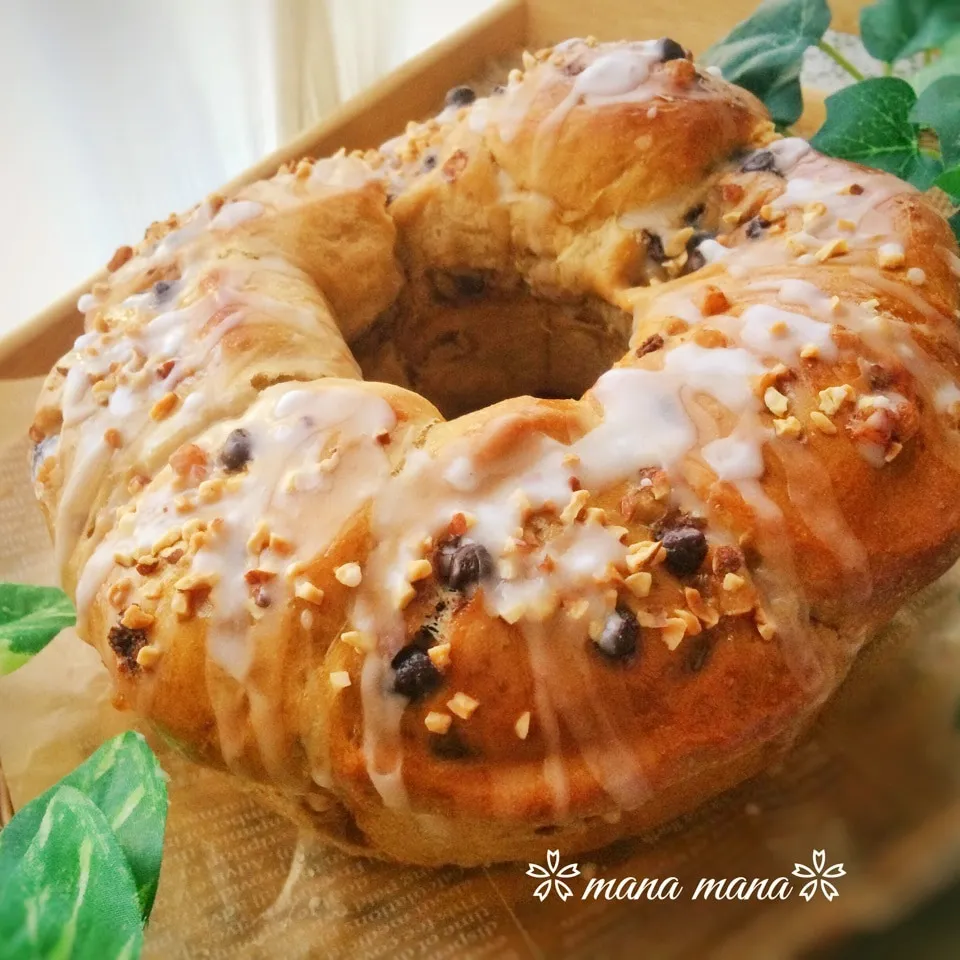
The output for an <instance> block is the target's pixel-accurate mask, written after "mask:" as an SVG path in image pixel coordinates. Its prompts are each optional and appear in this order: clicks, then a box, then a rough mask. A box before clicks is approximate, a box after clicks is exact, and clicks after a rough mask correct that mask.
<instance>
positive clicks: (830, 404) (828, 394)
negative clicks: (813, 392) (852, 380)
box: [820, 383, 854, 417]
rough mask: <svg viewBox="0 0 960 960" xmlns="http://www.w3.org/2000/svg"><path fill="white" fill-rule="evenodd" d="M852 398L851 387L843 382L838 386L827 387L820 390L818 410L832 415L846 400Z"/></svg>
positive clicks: (852, 391)
mask: <svg viewBox="0 0 960 960" xmlns="http://www.w3.org/2000/svg"><path fill="white" fill-rule="evenodd" d="M853 398H854V390H853V387H851V386H850V384H849V383H843V384H841V385H840V386H839V387H827V388H826V389H825V390H821V391H820V410H821V411H822V412H823V413H825V414H826V415H827V416H828V417H830V416H833V414H835V413H836V412H837V411H838V410H839V409H840V408H841V407H842V406H843V405H844V404H845V403H846V402H847V401H852V400H853Z"/></svg>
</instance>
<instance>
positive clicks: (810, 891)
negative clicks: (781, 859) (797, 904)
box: [793, 850, 847, 903]
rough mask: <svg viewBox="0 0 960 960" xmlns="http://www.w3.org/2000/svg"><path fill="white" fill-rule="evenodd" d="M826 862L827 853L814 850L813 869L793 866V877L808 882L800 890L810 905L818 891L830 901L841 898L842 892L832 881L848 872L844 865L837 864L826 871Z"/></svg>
mask: <svg viewBox="0 0 960 960" xmlns="http://www.w3.org/2000/svg"><path fill="white" fill-rule="evenodd" d="M826 862H827V855H826V853H825V852H824V851H823V850H814V851H813V866H812V867H808V866H806V864H803V863H795V864H794V865H793V875H794V876H795V877H799V878H800V879H801V880H806V881H807V883H805V884H804V885H803V887H801V889H800V896H801V897H803V899H804V900H806V901H807V902H808V903H809V902H810V901H811V900H812V899H813V898H814V896H815V894H816V892H817V890H818V889H819V890H820V892H821V893H822V894H823V895H824V896H825V897H826V898H827V899H828V900H832V899H833V898H834V897H839V896H840V891H839V890H837V888H836V887H835V886H834V885H833V884H832V883H831V882H830V881H831V880H836V879H837V877H844V876H846V873H847V871H846V870H844V869H843V864H842V863H835V864H833V865H832V866H829V867H826V869H824V865H825V864H826Z"/></svg>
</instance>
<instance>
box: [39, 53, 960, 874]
mask: <svg viewBox="0 0 960 960" xmlns="http://www.w3.org/2000/svg"><path fill="white" fill-rule="evenodd" d="M668 52H669V51H668V49H667V48H665V47H663V46H662V44H660V43H659V42H652V43H643V44H611V45H598V44H596V43H594V42H592V41H570V42H568V43H566V44H562V45H560V46H559V47H557V48H554V49H553V50H548V51H543V52H541V53H540V54H537V55H536V56H535V57H528V58H527V60H526V62H525V67H526V69H525V71H524V72H522V73H521V72H518V73H517V74H515V75H513V76H512V77H511V80H510V83H509V84H508V85H507V87H506V89H505V90H504V91H503V92H502V93H498V94H494V95H493V96H491V97H490V98H487V99H484V100H480V101H477V102H476V103H474V104H473V105H472V106H470V107H468V108H463V109H460V108H456V107H450V108H448V109H447V110H446V111H444V113H443V114H441V116H440V117H439V118H437V119H436V120H434V121H430V122H428V123H426V124H412V125H411V126H410V127H409V128H408V130H407V132H406V134H405V135H404V136H402V137H400V138H397V139H396V140H394V141H391V142H390V143H388V144H385V145H384V147H383V148H382V149H381V150H380V151H377V152H373V153H371V154H368V155H367V156H365V157H364V158H360V157H343V156H339V157H336V158H332V159H331V160H327V161H318V162H316V163H313V162H304V163H302V164H300V165H299V166H298V167H297V168H296V169H294V170H292V171H283V172H281V173H280V174H279V175H278V176H277V177H276V178H274V179H273V180H271V181H265V182H262V183H259V184H254V185H253V186H251V187H249V188H247V189H245V190H244V191H243V192H242V193H241V194H240V195H238V196H237V197H235V198H233V199H232V200H231V201H229V202H225V201H224V200H223V199H222V198H212V199H211V200H209V201H207V203H206V204H205V205H203V206H201V207H200V208H197V210H195V211H193V212H192V213H191V214H189V215H188V216H187V217H186V218H183V219H182V220H181V219H179V218H172V219H171V221H169V222H168V223H166V224H161V225H154V227H152V228H151V230H150V231H149V232H148V235H147V239H146V240H145V241H144V243H143V244H141V245H140V246H139V247H137V248H135V249H134V248H124V249H122V250H121V251H119V252H118V255H117V256H116V257H115V258H114V261H113V263H112V267H111V269H112V270H113V271H114V272H113V273H112V274H111V277H110V280H109V281H108V283H107V284H106V285H105V286H103V287H101V288H98V289H96V290H94V291H93V293H92V296H91V298H89V299H88V301H87V302H86V303H85V304H84V306H85V308H87V331H88V332H87V333H86V334H85V335H84V337H82V338H81V340H80V341H78V343H77V345H76V347H75V349H74V350H73V351H71V353H70V354H68V355H67V357H65V358H64V359H63V361H61V363H60V364H59V365H58V366H57V368H55V370H54V371H52V372H51V375H50V377H49V379H48V381H47V384H46V387H45V389H44V393H43V395H42V397H41V401H40V403H39V406H38V412H37V418H36V420H35V423H34V427H33V429H32V431H31V435H32V437H33V439H34V442H35V444H36V445H37V455H36V472H35V476H36V484H37V491H38V496H39V498H40V501H41V504H42V506H43V509H44V512H45V514H46V516H47V519H48V522H49V523H50V525H51V529H52V530H53V531H54V534H55V538H56V541H57V552H58V558H59V562H60V564H61V571H62V576H63V579H64V582H65V584H66V585H67V586H68V588H69V589H71V590H73V591H74V592H75V593H76V596H77V601H78V609H79V629H80V632H81V635H82V636H83V637H84V638H85V639H86V640H87V641H88V642H90V643H92V644H94V645H95V646H96V647H97V648H98V650H99V651H100V653H101V655H102V656H103V659H104V661H105V663H106V664H107V665H108V667H109V668H110V669H111V671H112V673H113V675H114V678H115V680H116V683H117V686H118V689H119V693H120V696H121V697H122V698H123V699H124V700H125V701H126V702H127V703H129V704H130V705H131V706H132V707H133V708H134V709H136V710H137V711H138V712H140V713H141V714H143V715H144V716H146V717H149V718H150V719H151V720H152V721H153V722H155V723H156V724H157V725H158V726H159V727H160V728H162V729H163V730H164V731H165V732H166V733H167V734H168V735H169V736H170V737H171V738H172V739H173V740H175V741H177V742H178V743H180V744H181V745H183V746H184V748H185V749H186V750H187V751H188V752H190V753H191V754H192V755H194V756H195V757H196V758H197V759H199V760H201V761H203V762H205V763H208V764H212V765H217V766H222V767H225V768H227V769H229V770H231V771H233V772H236V773H239V774H242V775H244V776H246V777H247V778H249V779H251V780H252V781H254V782H256V783H257V784H259V786H258V789H260V790H262V791H263V792H264V793H265V794H267V795H269V796H270V797H271V798H272V799H273V800H274V801H275V802H277V803H279V804H280V805H281V806H282V807H283V808H284V809H286V810H287V811H288V812H289V813H290V814H291V815H292V816H295V817H296V818H298V819H300V820H302V821H303V822H305V823H309V824H311V825H312V826H313V827H314V828H315V829H317V830H318V831H319V832H321V833H322V834H324V835H325V836H327V837H329V838H330V839H331V840H332V841H334V842H336V843H338V844H339V845H341V846H343V847H344V848H345V849H349V850H352V851H356V852H362V853H366V854H368V855H374V856H385V857H394V858H399V859H403V860H408V861H411V862H417V863H424V864H433V863H444V862H457V863H462V864H475V863H485V862H489V861H494V860H501V859H512V858H523V857H526V856H528V855H531V856H532V855H534V854H536V853H537V852H538V851H541V850H542V847H543V845H544V844H545V843H546V842H549V843H550V845H551V846H556V847H558V848H561V849H563V850H565V851H567V852H568V853H573V852H577V851H582V850H587V849H590V848H594V847H597V846H599V845H602V844H605V843H608V842H611V841H613V840H615V839H617V838H620V837H623V836H629V835H632V834H635V833H637V832H640V831H642V830H647V829H650V828H652V827H655V826H657V825H659V824H661V823H663V822H664V821H666V820H668V819H670V818H673V817H676V816H678V815H679V814H681V813H683V812H685V811H687V810H690V809H692V808H693V807H695V806H696V805H697V804H699V803H701V802H702V801H703V800H704V799H706V798H708V797H710V796H713V795H714V794H716V793H717V792H719V791H721V790H724V789H727V788H728V787H730V786H732V785H734V784H736V783H738V782H740V781H741V780H743V779H744V778H746V777H749V776H751V775H753V774H754V773H756V772H758V771H759V770H760V769H762V768H763V766H764V765H765V764H767V763H769V762H770V761H771V759H772V758H773V757H774V756H776V755H778V753H780V752H782V751H783V750H784V749H785V748H786V747H787V746H788V745H789V743H790V742H791V741H792V739H793V738H794V737H795V736H796V735H797V734H798V732H799V731H801V730H802V729H803V727H804V725H805V724H806V723H808V722H809V720H810V718H811V717H812V716H813V715H814V713H815V712H816V710H817V709H818V707H819V706H820V705H821V704H822V703H823V701H824V699H825V698H826V697H828V696H829V695H830V693H831V692H832V691H833V690H835V689H836V687H837V685H838V684H839V683H840V682H841V680H842V679H843V676H844V674H845V672H846V670H847V668H848V667H849V664H850V662H851V660H852V659H853V657H854V656H855V654H856V652H857V651H858V649H859V648H860V646H861V645H862V644H863V643H864V642H865V641H866V639H867V637H868V636H869V633H870V631H871V630H873V629H874V628H875V627H876V626H877V625H878V624H880V623H881V622H882V621H883V620H884V619H886V618H887V617H889V616H890V615H891V613H892V612H893V611H894V610H895V609H896V608H897V606H899V604H901V603H902V602H903V601H904V600H905V599H906V598H907V597H909V596H910V595H911V594H912V593H914V592H915V591H916V590H917V589H918V588H920V587H921V586H922V585H924V584H925V583H928V582H929V581H930V580H932V579H933V578H934V577H936V576H938V575H939V573H940V572H942V570H944V569H945V568H946V566H947V565H948V564H950V563H952V562H953V560H954V559H955V558H956V556H957V554H958V552H960V496H958V493H960V457H958V437H957V428H958V426H960V388H958V386H957V379H958V374H960V349H958V347H960V344H958V335H957V324H956V319H957V315H958V314H957V310H958V306H960V298H958V292H957V282H956V278H957V271H958V266H960V260H958V259H957V256H956V245H955V243H954V241H953V238H952V236H951V234H950V231H949V229H948V227H947V225H946V224H945V223H944V222H943V221H942V219H941V218H940V217H939V216H938V215H937V214H936V213H935V212H933V211H932V210H931V209H930V208H929V207H928V206H927V205H926V203H925V202H924V200H923V198H922V197H920V196H919V195H917V194H916V193H915V192H913V191H912V190H911V189H910V188H908V187H907V186H906V185H905V184H902V183H901V182H900V181H898V180H896V179H895V178H893V177H890V176H888V175H885V174H879V173H876V172H874V171H868V170H865V169H863V168H860V167H856V166H854V165H851V164H847V163H843V162H840V161H835V160H829V159H827V158H824V157H820V156H818V155H817V154H815V153H814V152H813V151H811V150H810V149H809V148H808V147H807V146H806V145H805V144H803V143H801V142H799V141H795V140H779V139H777V138H776V137H775V134H774V133H773V130H772V126H771V124H770V122H769V120H768V118H767V117H766V115H765V113H764V112H763V109H762V107H761V106H760V105H759V104H758V103H757V102H756V101H755V100H754V99H753V98H752V97H750V96H749V95H748V94H746V93H744V92H743V91H740V90H738V89H736V88H734V87H731V86H730V85H728V84H725V83H723V82H722V81H721V80H719V79H717V78H715V77H713V76H711V75H709V74H701V73H699V72H698V71H697V70H696V69H695V68H694V66H693V64H692V62H691V61H690V60H688V59H686V58H674V59H670V58H669V57H668V56H666V54H667V53H668ZM348 344H349V346H348ZM354 358H356V359H354ZM358 364H359V368H360V369H362V370H363V372H364V374H365V376H366V378H367V380H366V381H362V380H360V379H359V378H358V377H359V370H358ZM611 367H613V369H609V368H611ZM372 380H373V381H386V382H370V381H372ZM594 381H595V382H594ZM591 384H593V386H592V387H591ZM587 388H589V389H587ZM585 389H586V390H587V392H586V394H585V395H583V396H582V398H579V399H578V397H579V395H580V394H581V393H582V392H583V390H585ZM421 394H423V395H425V396H426V397H428V398H429V400H428V399H424V396H421ZM525 394H531V395H533V396H527V395H525ZM534 396H540V397H543V398H544V399H534ZM551 397H553V398H554V399H550V398H551ZM566 398H571V399H566ZM434 403H436V404H437V407H439V408H440V411H442V412H443V413H444V414H445V415H447V416H448V417H451V419H448V420H444V419H443V417H442V416H441V413H440V412H438V409H437V407H435V406H434V405H433V404H434Z"/></svg>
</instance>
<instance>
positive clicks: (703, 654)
mask: <svg viewBox="0 0 960 960" xmlns="http://www.w3.org/2000/svg"><path fill="white" fill-rule="evenodd" d="M685 646H686V648H687V669H688V670H689V671H690V672H691V673H699V672H700V671H701V670H702V669H703V668H704V666H705V665H706V662H707V661H708V660H709V659H710V653H711V652H712V650H713V642H712V640H711V638H710V636H709V635H708V634H706V633H701V634H700V636H699V637H693V638H692V639H690V640H688V641H687V643H686V644H685Z"/></svg>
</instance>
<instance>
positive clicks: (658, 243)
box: [643, 230, 667, 263]
mask: <svg viewBox="0 0 960 960" xmlns="http://www.w3.org/2000/svg"><path fill="white" fill-rule="evenodd" d="M643 235H644V237H646V239H647V256H648V257H649V258H650V259H651V260H652V261H653V262H654V263H663V262H664V261H665V260H666V259H667V254H666V252H665V251H664V249H663V241H662V240H661V239H660V237H658V236H657V234H655V233H651V232H650V231H649V230H644V231H643Z"/></svg>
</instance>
